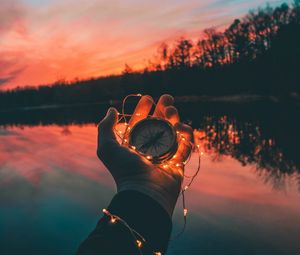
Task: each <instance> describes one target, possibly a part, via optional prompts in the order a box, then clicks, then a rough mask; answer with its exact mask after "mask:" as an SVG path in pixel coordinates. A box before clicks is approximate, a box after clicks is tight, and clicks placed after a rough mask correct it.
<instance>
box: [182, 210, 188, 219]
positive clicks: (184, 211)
mask: <svg viewBox="0 0 300 255" xmlns="http://www.w3.org/2000/svg"><path fill="white" fill-rule="evenodd" d="M187 214H188V209H186V208H184V209H183V215H184V217H186V216H187Z"/></svg>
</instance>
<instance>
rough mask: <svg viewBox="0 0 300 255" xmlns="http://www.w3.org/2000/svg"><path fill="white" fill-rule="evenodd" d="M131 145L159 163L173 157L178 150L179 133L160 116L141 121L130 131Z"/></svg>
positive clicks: (152, 160) (153, 161)
mask: <svg viewBox="0 0 300 255" xmlns="http://www.w3.org/2000/svg"><path fill="white" fill-rule="evenodd" d="M128 142H129V146H131V147H132V148H134V149H135V150H136V152H138V153H139V154H141V155H142V156H144V157H146V158H147V159H149V160H150V161H151V162H152V163H154V164H159V163H161V162H164V161H166V160H169V159H171V158H172V157H173V156H174V154H175V153H176V151H177V148H178V142H177V134H176V131H175V129H174V127H173V126H172V124H171V123H170V122H168V121H166V120H164V119H160V118H154V117H151V118H147V119H143V120H141V121H139V122H138V123H137V124H136V125H135V126H134V127H133V128H132V129H131V131H130V133H129V140H128Z"/></svg>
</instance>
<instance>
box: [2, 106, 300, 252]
mask: <svg viewBox="0 0 300 255" xmlns="http://www.w3.org/2000/svg"><path fill="white" fill-rule="evenodd" d="M178 108H179V112H180V113H181V114H182V115H181V117H182V119H183V120H184V121H185V122H187V123H190V124H191V125H192V127H193V128H194V134H195V142H196V143H198V144H199V145H200V148H201V151H202V152H203V156H202V160H201V161H202V162H201V170H200V173H199V175H198V177H197V179H196V180H195V183H194V184H193V186H192V187H191V189H190V190H189V191H188V192H187V193H186V196H187V197H186V199H187V206H188V208H189V212H190V213H189V216H188V223H187V228H186V231H185V233H184V234H183V235H182V236H181V237H180V238H179V239H177V240H176V241H174V242H171V243H170V246H169V251H168V255H172V254H174V255H177V254H178V255H179V254H190V255H191V254H192V255H193V254H195V255H196V254H206V255H207V254H213V255H215V254H231V255H235V254H239V255H240V254H256V255H260V254H261V255H266V254H270V255H271V254H272V255H276V254H278V255H279V254H280V255H282V254H287V255H288V254H289V255H290V254H291V255H292V254H299V250H300V242H299V236H300V217H299V215H300V170H299V169H300V158H299V149H298V144H299V140H300V139H299V130H300V129H299V123H298V122H297V118H298V117H297V116H299V108H295V107H294V106H291V105H281V104H275V103H274V104H271V103H264V102H256V103H248V104H245V105H240V104H226V105H222V104H221V103H210V104H199V103H181V104H178ZM106 109H107V105H101V104H99V105H93V106H80V107H78V108H74V107H73V108H61V109H60V108H53V109H35V110H34V109H33V110H32V109H31V110H26V111H25V110H24V111H19V112H6V113H1V114H0V125H1V126H0V205H1V206H0V254H1V255H14V254H20V253H22V254H30V255H35V254H43V255H48V254H49V255H50V254H51V255H52V254H55V255H60V254H62V255H68V254H74V253H75V251H76V249H77V247H78V245H79V243H80V242H81V241H82V240H83V239H84V238H85V237H86V236H87V235H88V234H89V232H90V231H91V230H92V229H93V228H94V227H95V225H96V223H97V221H98V219H99V217H100V216H101V213H100V211H101V210H102V208H104V207H106V206H107V204H108V203H109V201H110V199H111V198H112V196H113V195H114V194H115V186H114V182H113V180H112V178H111V176H110V174H109V173H108V172H107V171H106V169H105V167H104V166H103V165H102V163H101V162H100V161H99V160H98V159H97V157H96V132H97V128H96V123H97V121H98V120H100V119H101V118H102V116H103V114H104V112H105V111H106ZM196 166H197V157H196V155H192V159H191V161H190V163H189V164H188V165H187V168H186V171H187V173H188V174H189V173H193V171H195V169H196ZM178 204H179V205H178V208H177V210H176V211H175V214H174V217H173V223H174V226H173V235H175V234H176V233H177V232H178V231H180V229H181V227H182V223H183V222H182V209H181V208H180V203H178Z"/></svg>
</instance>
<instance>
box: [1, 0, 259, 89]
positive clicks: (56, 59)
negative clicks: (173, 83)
mask: <svg viewBox="0 0 300 255" xmlns="http://www.w3.org/2000/svg"><path fill="white" fill-rule="evenodd" d="M263 2H265V1H262V0H255V1H251V2H250V1H241V0H238V1H216V0H205V1H201V2H200V1H196V0H191V1H183V0H178V1H171V0H166V1H158V0H155V1H137V0H126V1H101V0H95V1H90V2H87V1H83V0H77V1H70V0H64V1H48V0H45V1H43V4H39V3H38V2H37V1H35V0H24V1H22V4H21V3H20V2H18V1H17V0H14V1H8V0H5V1H1V4H0V7H1V8H0V10H1V11H0V12H1V13H3V15H0V16H1V18H0V37H1V48H0V56H1V62H0V85H1V89H8V88H14V87H16V86H26V85H39V84H45V83H52V82H54V81H56V80H58V79H61V78H65V79H67V80H71V79H74V78H89V77H91V76H100V75H108V74H117V73H120V72H121V71H122V70H123V68H124V64H125V63H128V64H129V65H131V66H132V67H133V68H140V67H142V66H144V65H145V63H146V62H147V60H148V59H150V58H151V57H152V56H153V54H154V53H155V51H156V47H157V46H158V45H159V44H160V43H161V42H163V41H172V40H174V39H175V38H178V37H179V36H181V35H185V36H188V37H190V38H198V36H199V35H200V32H201V31H202V30H203V29H204V28H207V27H211V26H224V25H225V24H228V23H230V22H231V21H232V19H234V18H236V17H238V16H241V15H243V14H244V13H245V12H247V11H248V9H249V8H251V7H254V6H257V5H258V4H262V3H263ZM4 14H5V15H4ZM3 56H4V57H3Z"/></svg>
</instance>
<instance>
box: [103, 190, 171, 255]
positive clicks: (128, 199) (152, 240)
mask: <svg viewBox="0 0 300 255" xmlns="http://www.w3.org/2000/svg"><path fill="white" fill-rule="evenodd" d="M108 210H109V211H110V213H112V214H115V215H117V216H119V217H120V218H122V219H123V220H125V221H126V222H127V224H128V225H129V226H130V227H131V228H133V229H135V230H136V231H137V232H138V233H140V234H141V235H142V236H143V237H144V238H145V239H146V243H145V246H144V247H145V249H146V250H149V251H152V254H153V251H160V252H161V253H162V254H164V253H165V252H166V250H167V246H168V242H169V238H170V235H171V231H172V221H171V218H170V216H169V215H168V213H167V212H166V210H165V209H164V208H163V207H162V206H161V205H160V204H159V203H158V202H156V201H155V200H154V199H152V198H151V197H149V196H147V195H146V194H143V193H141V192H138V191H134V190H126V191H121V192H119V193H117V194H116V195H115V196H114V198H113V199H112V201H111V203H110V205H109V207H108ZM146 254H148V253H146Z"/></svg>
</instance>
